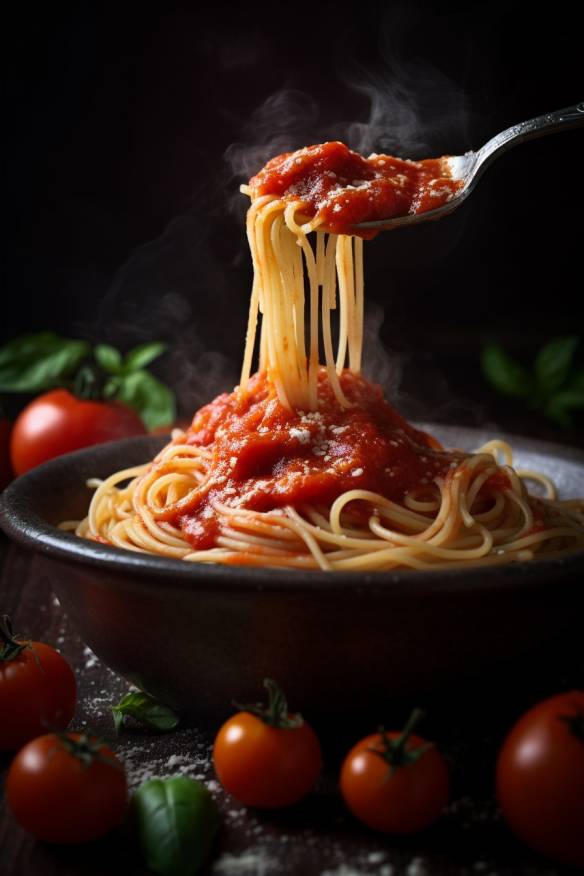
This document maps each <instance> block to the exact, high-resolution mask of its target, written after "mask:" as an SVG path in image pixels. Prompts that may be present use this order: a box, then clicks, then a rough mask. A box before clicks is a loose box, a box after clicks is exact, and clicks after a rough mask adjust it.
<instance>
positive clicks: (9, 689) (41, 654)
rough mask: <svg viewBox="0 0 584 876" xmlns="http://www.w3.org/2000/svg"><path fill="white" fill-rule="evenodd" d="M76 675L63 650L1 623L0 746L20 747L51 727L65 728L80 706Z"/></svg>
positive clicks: (56, 728)
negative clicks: (28, 638)
mask: <svg viewBox="0 0 584 876" xmlns="http://www.w3.org/2000/svg"><path fill="white" fill-rule="evenodd" d="M76 701H77V691H76V685H75V676H74V675H73V672H72V670H71V668H70V666H69V664H68V663H67V661H66V660H65V658H64V657H61V655H60V654H59V652H58V651H55V649H54V648H51V646H50V645H45V644H43V643H42V642H26V643H25V642H22V641H20V640H16V639H14V638H13V637H12V633H11V629H10V623H9V621H8V619H7V618H6V617H4V618H2V620H1V622H0V715H1V716H2V719H1V720H0V750H3V751H9V750H14V749H17V748H20V747H21V746H22V745H24V744H25V742H28V741H29V739H33V738H34V737H35V736H39V735H40V734H41V733H46V732H47V730H64V729H65V727H67V725H68V724H69V721H70V720H71V718H72V717H73V713H74V711H75V703H76Z"/></svg>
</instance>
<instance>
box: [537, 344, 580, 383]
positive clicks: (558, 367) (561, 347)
mask: <svg viewBox="0 0 584 876" xmlns="http://www.w3.org/2000/svg"><path fill="white" fill-rule="evenodd" d="M578 344H579V338H577V337H576V336H575V335H568V336H567V337H564V338H554V339H553V340H552V341H550V342H549V343H548V344H546V345H545V347H542V349H541V350H540V351H539V353H538V354H537V357H536V359H535V366H534V371H535V376H536V379H537V382H538V383H539V385H540V386H541V387H542V389H544V390H545V391H546V393H551V392H554V390H556V389H559V388H560V387H561V386H562V385H563V384H564V383H565V382H566V379H567V378H568V375H569V373H570V367H571V365H572V361H573V359H574V353H575V352H576V349H577V347H578Z"/></svg>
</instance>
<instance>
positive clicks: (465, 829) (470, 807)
mask: <svg viewBox="0 0 584 876" xmlns="http://www.w3.org/2000/svg"><path fill="white" fill-rule="evenodd" d="M0 594H1V599H0V610H1V611H2V612H3V613H4V612H5V613H8V614H10V616H11V617H12V619H13V622H14V627H15V629H17V630H18V631H19V632H21V633H23V634H26V635H30V636H31V637H32V638H34V639H38V640H42V641H46V642H48V643H50V644H52V645H54V646H56V647H57V648H59V649H60V650H61V651H62V652H63V654H64V655H65V656H66V658H67V659H68V660H69V662H70V663H71V665H72V666H73V668H74V670H75V672H76V675H77V680H78V686H79V705H78V710H77V714H76V717H75V720H74V725H72V726H74V727H75V728H91V729H92V730H94V731H96V732H97V733H98V734H100V735H102V736H104V737H105V738H106V739H108V740H109V741H110V742H111V743H112V745H113V747H114V749H115V750H116V751H117V753H118V754H119V756H120V757H121V758H122V760H123V761H124V762H125V764H126V768H127V771H128V775H129V780H130V784H131V786H132V787H136V786H137V785H138V784H140V782H141V781H143V780H144V779H145V778H147V777H150V776H153V775H157V776H164V775H170V774H176V773H184V774H186V775H188V776H192V777H194V778H196V779H199V780H201V781H202V782H204V783H205V784H207V786H208V787H209V788H210V789H211V791H212V792H213V794H214V796H215V798H216V800H217V802H218V804H219V807H220V809H221V813H222V819H223V827H222V830H221V832H220V835H219V838H218V841H217V845H216V850H215V854H214V857H213V858H212V860H211V861H210V862H209V865H208V867H207V869H206V870H205V872H206V873H209V874H218V876H221V874H223V876H248V874H249V876H272V874H282V876H287V874H297V876H363V874H373V873H375V874H378V876H434V874H440V876H463V874H466V876H544V874H545V876H552V874H561V873H566V874H567V873H571V872H575V871H570V870H567V869H563V868H559V867H555V866H553V865H552V864H550V863H549V862H546V861H544V860H543V859H541V858H539V857H537V856H536V855H535V854H532V853H531V852H530V851H529V850H528V849H526V848H524V847H523V846H521V845H520V844H519V843H518V842H517V841H516V840H515V839H514V837H513V836H512V835H511V834H510V833H509V832H508V831H507V829H506V827H505V826H504V824H503V823H502V821H501V819H500V817H499V814H498V811H497V807H496V805H495V802H494V800H493V796H492V776H493V764H494V758H495V755H496V751H497V746H498V744H499V742H500V740H501V739H502V737H503V735H504V733H505V731H506V729H507V728H508V727H509V726H510V725H511V724H512V723H513V720H514V719H515V717H516V716H517V715H519V714H520V713H521V711H522V710H523V709H525V708H526V707H528V706H529V705H530V704H532V703H534V702H536V701H537V700H538V699H539V698H542V697H545V696H547V695H550V694H551V693H554V692H557V691H560V690H562V689H566V688H569V687H576V686H580V687H581V686H582V680H583V674H582V669H583V665H582V664H583V659H582V654H581V653H580V652H581V650H582V648H581V640H580V641H579V642H578V641H575V640H573V639H571V638H568V639H566V638H565V637H564V638H562V639H559V640H557V641H555V642H553V643H552V645H551V648H548V649H547V650H546V651H545V653H544V652H541V653H540V654H539V655H534V654H526V655H523V657H522V659H521V660H519V661H517V662H516V663H514V664H513V665H511V664H510V665H509V666H508V667H507V671H506V679H507V681H506V683H505V685H504V687H501V685H500V683H498V684H497V685H495V684H494V683H493V682H492V681H490V680H489V677H486V678H481V679H478V678H477V679H470V680H467V681H466V682H464V683H461V684H459V685H457V686H456V687H453V688H451V689H449V690H448V691H442V692H440V694H437V695H434V696H433V697H431V698H428V699H427V701H426V702H424V703H422V705H423V706H424V707H425V708H426V710H427V712H428V721H427V723H426V725H425V726H424V727H423V730H422V732H424V733H426V734H427V735H428V736H429V737H430V738H434V739H435V740H436V741H437V743H438V744H439V745H440V747H441V748H442V750H443V751H444V752H445V754H446V755H447V757H448V759H449V761H450V763H451V765H452V774H453V798H452V803H451V805H450V806H449V808H448V811H447V812H446V813H445V815H444V816H443V817H442V819H441V820H440V822H439V823H438V824H437V825H436V826H434V827H432V828H431V829H429V830H427V831H426V832H425V833H424V834H421V835H419V836H417V837H414V838H410V839H393V838H386V837H384V836H381V835H377V834H374V833H372V832H371V831H368V830H366V829H365V828H362V827H361V826H360V825H359V824H357V823H356V822H355V821H354V820H353V819H352V817H351V816H350V815H349V814H348V813H347V811H346V810H345V809H344V807H343V805H342V802H341V800H340V798H339V796H338V794H337V792H336V788H335V777H336V774H337V771H338V767H339V764H340V762H341V759H342V756H343V753H344V752H345V751H347V750H348V748H349V747H350V745H351V744H352V743H353V742H355V741H356V740H357V739H358V738H360V736H362V735H365V733H367V732H370V731H371V730H373V729H375V728H372V727H370V726H362V725H361V724H360V723H359V716H358V715H357V716H355V715H353V716H351V720H348V721H347V723H346V724H345V725H343V726H336V727H331V726H325V727H319V728H317V730H318V731H319V733H320V736H321V740H322V742H323V749H324V753H325V775H324V777H323V780H322V782H321V784H320V786H319V787H318V789H317V790H316V791H315V793H314V794H313V795H312V796H311V797H310V798H309V799H307V800H306V801H305V802H303V803H302V804H300V805H298V806H297V807H294V808H293V809H291V810H289V811H285V812H281V813H276V814H262V813H259V812H256V811H248V810H246V809H245V808H244V807H242V806H240V805H239V804H238V803H236V802H235V801H234V800H232V799H230V798H228V797H227V796H226V795H225V794H224V793H223V791H222V789H221V787H220V786H219V785H218V783H217V781H216V780H215V778H214V774H213V768H212V765H211V762H210V750H211V744H212V740H213V735H214V732H216V730H217V727H216V726H208V725H206V724H205V722H201V724H200V726H187V727H183V728H182V729H180V730H178V731H176V732H174V733H171V734H168V735H164V736H155V735H150V734H147V733H143V732H140V731H139V730H134V729H132V730H128V731H126V732H125V733H124V734H123V735H122V736H121V737H120V739H119V740H116V739H115V736H114V733H113V724H112V719H111V713H110V710H109V707H110V706H111V705H112V704H113V703H115V702H117V701H118V700H119V699H120V698H121V696H122V695H123V694H124V693H125V692H126V691H127V690H128V689H129V685H128V683H127V682H126V681H125V680H123V679H121V678H120V677H118V676H117V675H115V674H114V673H113V672H112V671H111V670H109V669H108V668H107V667H106V666H105V665H103V664H102V663H101V662H100V661H99V660H98V659H97V658H96V657H95V655H93V654H92V653H91V652H90V651H89V649H88V648H86V647H84V644H83V642H82V641H81V640H80V638H79V636H78V635H77V634H76V632H75V630H74V629H73V628H72V627H71V625H70V623H69V621H68V620H67V618H66V617H65V616H64V615H63V612H62V610H61V608H60V606H59V604H58V601H57V600H56V598H55V597H54V596H53V594H52V593H51V592H50V590H49V589H48V584H47V582H46V581H43V580H36V579H35V575H34V570H33V568H32V563H31V558H30V556H29V555H28V554H26V553H24V552H23V551H21V550H20V549H19V548H16V547H15V546H13V545H10V544H9V543H8V542H7V541H6V540H4V539H2V541H1V542H0ZM258 693H259V692H258ZM291 705H292V706H293V704H291ZM410 705H412V704H409V703H399V704H391V708H392V714H393V713H395V714H398V715H399V720H402V719H403V717H404V715H405V714H406V712H407V710H408V709H409V707H410ZM381 721H387V715H380V722H381ZM9 762H10V758H9V757H8V756H3V757H2V758H1V760H0V766H1V779H0V781H1V782H2V786H3V783H4V777H5V774H6V769H7V767H8V764H9ZM146 872H147V871H146V870H145V868H144V867H143V866H142V865H141V864H140V861H139V857H138V855H137V853H136V850H135V847H134V845H133V843H132V840H131V837H130V836H129V835H128V834H127V833H126V832H125V831H123V830H119V831H118V832H116V833H115V834H113V835H111V836H110V837H108V838H106V839H104V840H102V841H99V842H96V843H93V844H91V845H90V846H84V847H79V848H75V847H72V848H60V847H51V846H48V845H44V844H42V843H38V842H35V841H33V840H32V839H31V838H30V837H29V836H27V835H26V834H25V833H24V832H23V831H22V830H21V829H20V827H19V826H18V825H16V824H15V822H14V821H13V820H12V818H11V816H10V814H9V813H8V812H7V811H6V806H5V802H4V798H3V795H2V807H1V809H0V874H1V876H106V874H107V876H118V874H120V876H121V874H124V876H138V874H143V873H146Z"/></svg>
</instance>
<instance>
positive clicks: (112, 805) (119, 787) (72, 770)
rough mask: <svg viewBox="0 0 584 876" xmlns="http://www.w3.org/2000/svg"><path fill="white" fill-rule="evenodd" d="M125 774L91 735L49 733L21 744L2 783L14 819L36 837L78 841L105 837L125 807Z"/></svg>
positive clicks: (118, 821) (65, 841) (60, 841)
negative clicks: (4, 784)
mask: <svg viewBox="0 0 584 876" xmlns="http://www.w3.org/2000/svg"><path fill="white" fill-rule="evenodd" d="M126 796H127V786H126V775H125V772H124V768H123V766H122V764H121V763H120V762H119V760H118V759H117V758H116V757H115V755H114V754H113V753H112V752H111V751H110V749H109V748H107V747H106V746H105V745H103V744H101V743H100V742H99V741H98V740H96V739H95V737H88V736H86V735H84V734H79V733H67V734H65V735H63V736H57V735H55V734H54V733H49V734H47V735H46V736H39V737H38V738H37V739H33V741H32V742H29V743H28V745H25V747H24V748H23V749H21V750H20V751H19V752H18V754H17V755H16V757H15V758H14V760H13V762H12V765H11V767H10V770H9V771H8V777H7V779H6V797H7V800H8V805H9V807H10V809H11V810H12V813H13V815H14V817H15V818H16V820H17V821H18V822H19V823H20V824H21V825H22V827H24V829H25V830H27V831H28V832H29V833H31V834H33V836H35V837H37V839H40V840H44V841H45V842H49V843H83V842H89V841H91V840H95V839H97V838H98V837H100V836H104V835H105V834H106V833H109V832H110V831H111V830H112V829H113V828H114V827H115V826H116V825H118V824H120V822H121V821H122V819H123V817H124V812H125V809H126Z"/></svg>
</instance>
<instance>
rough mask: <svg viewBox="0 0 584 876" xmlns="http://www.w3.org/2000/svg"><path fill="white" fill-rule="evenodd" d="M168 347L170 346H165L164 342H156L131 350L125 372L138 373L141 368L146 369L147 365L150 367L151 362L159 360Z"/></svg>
mask: <svg viewBox="0 0 584 876" xmlns="http://www.w3.org/2000/svg"><path fill="white" fill-rule="evenodd" d="M167 347H168V344H164V343H163V342H162V341H154V342H152V343H148V344H140V346H139V347H134V349H133V350H130V352H129V353H128V355H127V356H126V360H125V362H124V371H126V372H131V371H138V369H139V368H146V366H147V365H150V363H151V362H154V360H155V359H158V357H159V356H161V355H162V353H164V351H165V350H166V349H167Z"/></svg>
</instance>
